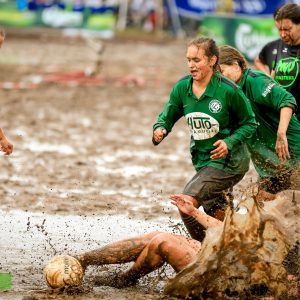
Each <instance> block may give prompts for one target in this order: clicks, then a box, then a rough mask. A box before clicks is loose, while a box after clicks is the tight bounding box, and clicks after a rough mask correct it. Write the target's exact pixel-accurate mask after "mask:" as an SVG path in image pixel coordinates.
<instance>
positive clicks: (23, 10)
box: [0, 0, 300, 61]
mask: <svg viewBox="0 0 300 300" xmlns="http://www.w3.org/2000/svg"><path fill="white" fill-rule="evenodd" d="M288 2H294V3H297V4H299V2H300V1H299V0H294V1H286V0H209V1H208V0H1V1H0V25H2V26H4V27H6V28H7V27H10V28H17V29H25V28H26V29H30V28H31V29H36V28H56V29H57V28H59V29H61V30H62V31H63V33H64V34H66V35H85V36H86V35H88V36H96V37H100V38H105V39H110V38H113V37H114V36H115V35H116V34H120V33H124V32H125V33H127V34H128V33H131V34H133V33H134V34H146V33H147V34H149V35H152V36H153V35H160V36H161V37H165V38H166V37H172V38H182V37H194V36H195V35H198V34H202V35H209V36H212V37H214V39H215V40H216V41H217V42H218V43H219V44H225V43H226V44H231V45H232V46H235V47H236V48H238V49H239V50H240V51H241V52H242V53H243V54H244V55H245V56H246V58H247V59H248V60H250V61H252V60H253V59H254V58H255V56H256V55H257V54H258V52H259V50H260V49H261V48H262V46H263V45H265V44H266V43H267V42H269V41H270V40H274V39H276V38H277V30H276V28H275V27H274V23H273V12H274V11H275V9H276V8H277V7H279V6H280V5H282V4H284V3H288Z"/></svg>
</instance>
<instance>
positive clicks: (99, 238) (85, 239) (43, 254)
mask: <svg viewBox="0 0 300 300" xmlns="http://www.w3.org/2000/svg"><path fill="white" fill-rule="evenodd" d="M0 218H1V227H0V236H1V240H0V262H1V263H0V268H1V270H2V271H3V272H10V273H11V274H12V276H13V290H14V291H15V292H22V291H23V293H21V294H24V295H25V296H26V294H30V290H33V291H34V293H41V295H43V294H44V296H46V295H47V293H50V289H48V287H47V286H46V283H45V281H44V278H43V268H44V266H45V264H46V262H47V261H48V260H49V258H50V257H52V256H54V255H56V254H62V253H69V254H78V253H81V252H84V251H86V250H91V249H96V248H98V247H101V246H103V245H105V244H107V243H109V242H112V241H116V240H119V239H123V238H128V237H132V236H133V234H134V235H140V234H143V233H149V232H150V231H154V230H163V231H168V232H174V227H173V226H172V224H171V223H170V221H169V219H168V218H161V219H160V220H159V222H153V221H147V222H145V221H142V220H134V219H130V218H128V217H126V216H120V215H119V216H101V217H92V216H89V217H81V216H72V215H67V216H55V215H49V214H42V213H30V212H24V211H20V210H15V211H10V212H4V211H0ZM127 267H128V264H127V266H122V268H127ZM110 269H111V271H114V266H112V267H111V268H110V267H106V268H102V269H101V268H99V267H98V268H91V269H90V270H88V271H87V273H86V276H85V277H86V278H85V281H86V285H87V286H88V285H89V284H88V282H89V280H91V279H92V277H93V275H95V274H97V273H99V272H101V271H103V270H105V271H107V270H110ZM167 272H170V270H168V271H167ZM156 275H157V274H152V280H153V276H154V277H155V276H156ZM173 275H174V274H173ZM145 280H147V279H145ZM148 280H150V277H149V279H148ZM162 285H163V282H161V283H159V282H158V280H156V286H155V288H154V290H156V292H157V293H159V291H161V289H162ZM87 286H86V288H87ZM141 287H143V283H141ZM133 289H134V288H133ZM90 290H92V292H93V295H94V294H95V295H94V296H95V297H96V296H97V288H94V287H91V288H90ZM104 290H105V293H107V290H110V288H108V287H106V288H104ZM113 290H115V289H113ZM24 291H26V292H24ZM99 291H101V288H98V292H99ZM153 293H154V295H155V291H153ZM100 294H101V293H100ZM41 295H40V297H42V296H41ZM15 296H16V295H15V294H12V295H7V296H5V294H1V296H0V299H15V298H14V297H15ZM61 297H62V296H61ZM83 297H84V296H83ZM86 297H91V295H90V296H86ZM20 299H21V298H20ZM87 299H88V298H87ZM149 299H151V298H149Z"/></svg>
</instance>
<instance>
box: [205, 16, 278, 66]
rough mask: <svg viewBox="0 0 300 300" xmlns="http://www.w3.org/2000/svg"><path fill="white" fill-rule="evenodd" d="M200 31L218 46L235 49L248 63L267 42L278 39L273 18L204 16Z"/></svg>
mask: <svg viewBox="0 0 300 300" xmlns="http://www.w3.org/2000/svg"><path fill="white" fill-rule="evenodd" d="M200 30H201V34H203V35H206V36H209V37H213V38H214V39H215V40H216V42H217V43H218V44H219V45H224V44H229V45H231V46H233V47H236V48H237V49H239V50H240V51H241V52H242V53H243V54H244V55H245V57H246V58H247V59H248V60H249V61H252V60H253V59H254V58H255V57H256V55H257V54H258V53H259V51H260V50H261V48H262V47H263V46H264V45H265V44H266V43H267V42H269V41H271V40H275V39H278V32H277V29H276V27H275V26H274V21H273V18H262V17H235V16H232V17H220V16H204V17H203V19H202V22H201V26H200Z"/></svg>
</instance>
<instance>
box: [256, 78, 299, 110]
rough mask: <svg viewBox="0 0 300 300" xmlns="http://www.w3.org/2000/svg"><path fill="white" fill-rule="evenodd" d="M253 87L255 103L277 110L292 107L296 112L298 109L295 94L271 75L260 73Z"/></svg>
mask: <svg viewBox="0 0 300 300" xmlns="http://www.w3.org/2000/svg"><path fill="white" fill-rule="evenodd" d="M252 87H253V88H252V94H253V97H252V98H253V101H254V102H255V103H258V104H261V105H264V106H267V107H270V108H272V109H274V110H276V111H280V109H281V108H283V107H290V108H291V109H292V110H293V111H294V112H295V111H296V110H297V102H296V99H295V98H294V96H293V95H292V94H291V93H289V92H288V91H287V90H285V89H284V88H282V87H281V86H280V85H279V84H278V83H277V82H276V81H275V80H274V79H272V78H271V77H269V76H267V75H265V74H260V75H259V77H257V80H255V84H254V83H253V84H252Z"/></svg>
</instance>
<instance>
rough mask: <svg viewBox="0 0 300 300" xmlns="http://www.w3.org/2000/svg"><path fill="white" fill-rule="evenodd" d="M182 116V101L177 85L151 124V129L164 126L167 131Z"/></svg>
mask: <svg viewBox="0 0 300 300" xmlns="http://www.w3.org/2000/svg"><path fill="white" fill-rule="evenodd" d="M182 116H183V108H182V101H181V97H180V92H179V88H178V87H176V86H175V87H174V88H173V90H172V91H171V93H170V97H169V101H168V102H167V103H166V105H165V107H164V109H163V111H162V112H161V113H160V114H159V116H158V118H157V120H156V122H155V123H154V125H153V130H155V129H157V128H164V129H166V130H167V133H169V132H170V131H171V130H172V128H173V126H174V124H175V123H176V122H177V121H178V120H179V119H180V118H181V117H182Z"/></svg>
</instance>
